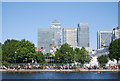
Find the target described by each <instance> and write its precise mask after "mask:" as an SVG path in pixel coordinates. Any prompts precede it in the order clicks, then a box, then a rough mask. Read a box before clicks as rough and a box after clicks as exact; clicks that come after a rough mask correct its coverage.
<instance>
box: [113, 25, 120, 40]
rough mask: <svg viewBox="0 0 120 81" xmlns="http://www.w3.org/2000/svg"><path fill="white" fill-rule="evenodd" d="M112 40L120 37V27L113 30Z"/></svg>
mask: <svg viewBox="0 0 120 81" xmlns="http://www.w3.org/2000/svg"><path fill="white" fill-rule="evenodd" d="M112 34H113V36H112V40H115V39H119V38H120V27H119V26H118V27H117V28H114V29H113V31H112Z"/></svg>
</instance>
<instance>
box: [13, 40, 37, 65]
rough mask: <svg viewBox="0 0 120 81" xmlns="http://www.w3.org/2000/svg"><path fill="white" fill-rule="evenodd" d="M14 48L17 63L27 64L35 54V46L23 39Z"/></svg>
mask: <svg viewBox="0 0 120 81" xmlns="http://www.w3.org/2000/svg"><path fill="white" fill-rule="evenodd" d="M16 47H17V49H16V51H15V53H16V62H17V63H25V62H29V61H30V60H31V59H32V55H33V53H35V46H34V44H33V43H31V42H30V41H28V40H25V39H23V40H21V41H19V42H18V43H17V44H16ZM30 56H31V57H30ZM26 60H27V61H26Z"/></svg>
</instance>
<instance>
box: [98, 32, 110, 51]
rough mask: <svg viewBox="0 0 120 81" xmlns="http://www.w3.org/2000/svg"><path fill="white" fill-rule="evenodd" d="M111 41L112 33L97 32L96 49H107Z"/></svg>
mask: <svg viewBox="0 0 120 81" xmlns="http://www.w3.org/2000/svg"><path fill="white" fill-rule="evenodd" d="M111 41H112V31H98V32H97V48H98V49H100V48H103V47H108V46H109V44H110V43H111Z"/></svg>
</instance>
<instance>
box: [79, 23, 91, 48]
mask: <svg viewBox="0 0 120 81" xmlns="http://www.w3.org/2000/svg"><path fill="white" fill-rule="evenodd" d="M77 46H78V47H89V27H88V23H80V24H78V28H77Z"/></svg>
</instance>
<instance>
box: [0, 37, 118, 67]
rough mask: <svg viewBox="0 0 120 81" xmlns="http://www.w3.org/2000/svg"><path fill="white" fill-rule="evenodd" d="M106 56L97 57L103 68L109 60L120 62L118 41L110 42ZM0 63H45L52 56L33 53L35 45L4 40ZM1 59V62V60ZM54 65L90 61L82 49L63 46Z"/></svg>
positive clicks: (54, 57)
mask: <svg viewBox="0 0 120 81" xmlns="http://www.w3.org/2000/svg"><path fill="white" fill-rule="evenodd" d="M109 53H110V54H108V55H102V56H100V57H98V62H99V64H103V65H102V66H104V65H105V64H106V63H107V62H108V60H109V59H111V60H113V59H116V60H117V62H118V61H119V60H120V39H117V40H115V41H112V42H111V44H110V46H109ZM0 54H1V56H2V57H0V61H2V63H3V65H8V63H32V62H35V61H36V62H37V63H45V57H46V56H49V55H52V54H50V53H49V54H46V55H45V54H43V53H42V52H40V51H39V52H36V51H35V45H34V44H33V43H31V42H30V41H28V40H25V39H22V40H20V41H19V40H13V39H12V40H6V41H5V42H4V44H1V43H0ZM1 59H2V60H1ZM53 59H54V63H74V62H78V63H81V64H82V65H83V64H85V63H89V62H90V60H91V59H92V58H91V56H90V55H89V54H88V52H87V51H86V50H85V48H84V47H82V48H81V49H79V48H76V49H73V48H72V47H71V46H70V45H69V44H67V43H65V44H63V45H62V46H61V47H60V49H57V51H56V52H55V56H53Z"/></svg>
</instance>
